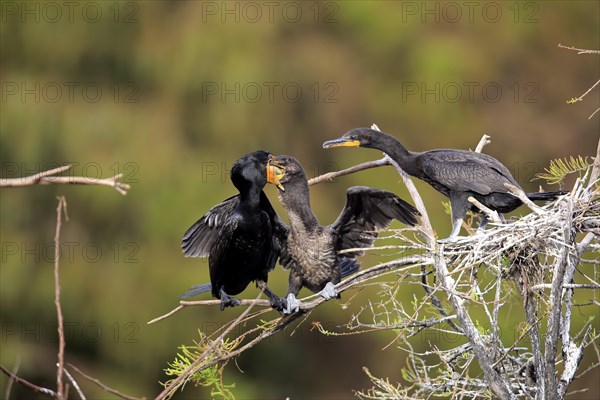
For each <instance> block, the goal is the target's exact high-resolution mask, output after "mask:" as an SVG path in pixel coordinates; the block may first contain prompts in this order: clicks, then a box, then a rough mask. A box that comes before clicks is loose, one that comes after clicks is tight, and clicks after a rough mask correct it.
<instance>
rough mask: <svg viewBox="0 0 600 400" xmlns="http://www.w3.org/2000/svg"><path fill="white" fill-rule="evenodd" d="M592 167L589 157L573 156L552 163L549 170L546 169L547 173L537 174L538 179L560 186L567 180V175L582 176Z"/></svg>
mask: <svg viewBox="0 0 600 400" xmlns="http://www.w3.org/2000/svg"><path fill="white" fill-rule="evenodd" d="M590 165H592V164H591V163H590V162H589V161H588V159H587V157H585V158H584V157H582V156H577V158H575V157H573V156H571V157H570V158H568V159H567V158H564V159H560V158H559V159H557V160H552V161H550V166H549V167H548V168H544V171H546V172H545V173H544V172H542V173H539V174H537V178H540V179H544V180H546V181H548V183H549V184H551V185H554V184H559V183H562V181H563V180H564V179H565V177H566V176H567V175H570V174H573V173H576V172H577V173H579V176H580V177H581V174H582V172H583V171H585V170H586V169H587V168H589V167H590Z"/></svg>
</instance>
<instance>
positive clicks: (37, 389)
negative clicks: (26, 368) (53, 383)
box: [0, 365, 58, 398]
mask: <svg viewBox="0 0 600 400" xmlns="http://www.w3.org/2000/svg"><path fill="white" fill-rule="evenodd" d="M0 371H2V372H3V373H4V374H5V375H6V376H8V377H9V378H10V379H12V380H14V381H15V382H17V383H18V384H20V385H23V386H25V387H26V388H29V389H31V390H33V391H34V392H36V393H42V394H45V395H48V396H50V397H54V398H58V394H57V393H56V392H55V391H54V390H51V389H48V388H45V387H41V386H38V385H34V384H33V383H31V382H29V381H27V380H25V379H23V378H21V377H18V376H17V375H16V374H14V373H12V371H9V370H8V368H5V367H4V365H0Z"/></svg>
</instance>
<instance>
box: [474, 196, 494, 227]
mask: <svg viewBox="0 0 600 400" xmlns="http://www.w3.org/2000/svg"><path fill="white" fill-rule="evenodd" d="M467 200H468V201H469V203H471V204H473V205H474V206H475V207H477V208H479V209H480V210H481V211H482V212H483V213H484V214H485V215H487V216H488V217H489V218H490V219H491V220H492V221H493V222H496V223H500V222H502V221H501V220H500V216H499V215H498V211H496V210H492V209H491V208H488V207H486V206H484V205H483V204H481V203H480V202H479V201H477V199H476V198H475V197H473V196H469V198H467Z"/></svg>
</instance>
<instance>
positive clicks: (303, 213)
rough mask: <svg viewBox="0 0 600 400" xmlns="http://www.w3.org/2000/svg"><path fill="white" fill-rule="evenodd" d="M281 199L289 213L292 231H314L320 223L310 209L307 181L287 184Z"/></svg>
mask: <svg viewBox="0 0 600 400" xmlns="http://www.w3.org/2000/svg"><path fill="white" fill-rule="evenodd" d="M279 198H280V200H281V202H282V203H283V207H284V208H285V210H286V211H287V213H288V217H289V219H290V224H291V225H292V230H298V229H301V230H303V231H308V232H311V231H314V230H316V229H317V227H318V226H319V221H318V220H317V217H316V216H315V214H314V213H313V211H312V209H311V208H310V196H309V191H308V184H307V183H306V181H302V182H294V183H293V184H292V183H290V184H286V186H285V191H284V192H279Z"/></svg>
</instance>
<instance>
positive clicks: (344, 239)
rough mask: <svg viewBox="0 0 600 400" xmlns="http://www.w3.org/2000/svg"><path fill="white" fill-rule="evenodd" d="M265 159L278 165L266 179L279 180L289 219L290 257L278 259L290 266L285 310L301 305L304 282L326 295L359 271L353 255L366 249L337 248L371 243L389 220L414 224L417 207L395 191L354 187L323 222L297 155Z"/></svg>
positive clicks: (313, 289) (288, 239) (281, 196)
mask: <svg viewBox="0 0 600 400" xmlns="http://www.w3.org/2000/svg"><path fill="white" fill-rule="evenodd" d="M269 164H270V165H272V168H274V169H275V170H276V173H274V174H270V179H269V182H270V183H277V186H278V188H279V190H278V193H279V200H280V201H281V203H282V204H283V206H284V208H285V209H286V211H287V214H288V217H289V220H290V229H289V234H288V236H287V246H286V247H287V252H288V257H285V259H284V258H283V257H282V258H281V259H280V263H281V264H282V265H283V266H284V268H289V269H290V277H289V288H288V293H287V295H286V303H287V305H286V306H287V310H286V312H291V311H292V310H293V309H297V307H298V306H299V304H300V303H299V302H298V300H297V299H296V295H297V294H298V292H299V291H300V289H301V288H302V287H306V288H308V289H310V290H311V291H312V292H314V293H317V292H319V294H320V295H321V296H323V297H324V298H325V299H329V298H331V297H335V296H337V292H336V290H335V287H334V285H335V284H336V283H338V282H340V280H341V278H342V277H343V276H344V275H347V274H349V273H351V272H354V271H356V270H358V268H359V265H358V264H357V263H356V261H355V258H356V257H357V256H359V255H362V254H363V253H364V252H363V251H359V250H358V251H355V252H351V253H344V254H339V251H340V250H346V249H353V248H366V247H371V246H372V245H373V241H374V240H375V238H376V237H377V230H378V229H382V228H386V227H388V226H389V224H390V223H391V221H392V220H393V219H397V220H399V221H401V222H403V223H405V224H407V225H411V226H413V225H415V224H416V223H417V219H416V216H417V215H419V212H418V211H417V210H416V209H415V208H414V207H413V206H411V205H410V204H408V203H406V202H405V201H404V200H402V199H400V198H399V197H398V196H396V195H395V194H393V193H391V192H388V191H385V190H377V189H372V188H368V187H364V186H354V187H351V188H349V189H348V190H347V191H346V206H345V207H344V209H343V210H342V212H341V214H340V215H339V217H338V218H337V220H336V221H335V222H334V223H333V224H331V225H329V226H321V225H319V222H318V221H317V218H316V217H315V215H314V214H313V211H312V209H311V207H310V198H309V190H308V182H307V180H306V176H305V174H304V170H303V169H302V166H301V165H300V163H299V162H298V160H296V159H295V158H293V157H290V156H279V157H276V158H274V159H272V160H271V161H269ZM277 180H278V182H277Z"/></svg>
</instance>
